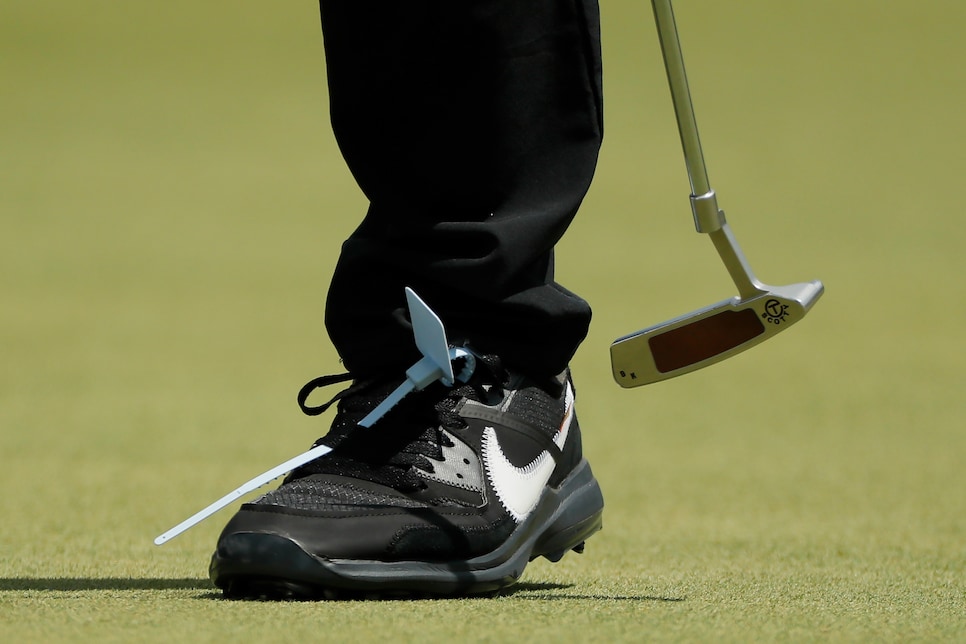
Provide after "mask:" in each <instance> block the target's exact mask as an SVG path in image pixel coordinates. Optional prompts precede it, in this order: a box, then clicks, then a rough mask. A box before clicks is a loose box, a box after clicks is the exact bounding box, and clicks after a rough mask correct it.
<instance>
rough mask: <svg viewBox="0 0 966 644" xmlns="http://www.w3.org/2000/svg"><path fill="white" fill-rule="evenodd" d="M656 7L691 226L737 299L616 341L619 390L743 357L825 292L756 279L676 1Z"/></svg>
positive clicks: (817, 285)
mask: <svg viewBox="0 0 966 644" xmlns="http://www.w3.org/2000/svg"><path fill="white" fill-rule="evenodd" d="M651 4H652V5H653V8H654V19H655V22H656V23H657V32H658V36H659V38H660V41H661V51H662V53H663V54H664V67H665V69H666V70H667V77H668V83H669V85H670V87H671V98H672V100H673V102H674V113H675V116H676V117H677V122H678V131H679V132H680V134H681V145H682V146H683V148H684V161H685V164H686V165H687V169H688V178H689V179H690V182H691V197H690V199H691V210H692V213H693V215H694V225H695V228H696V229H697V231H698V232H699V233H705V234H707V235H708V236H709V237H711V241H712V242H713V243H714V247H715V249H717V251H718V255H719V256H720V257H721V260H722V261H723V262H724V265H725V267H726V268H727V269H728V273H729V274H730V275H731V279H732V280H733V281H734V283H735V286H736V287H738V295H737V296H736V297H732V298H730V299H727V300H723V301H721V302H718V303H717V304H712V305H711V306H707V307H705V308H703V309H699V310H697V311H693V312H691V313H686V314H685V315H682V316H680V317H677V318H674V319H673V320H668V321H667V322H662V323H661V324H657V325H655V326H652V327H649V328H647V329H643V330H641V331H637V332H635V333H631V334H630V335H626V336H624V337H622V338H618V339H617V340H615V341H614V342H613V344H611V348H610V354H611V365H612V367H613V371H614V379H615V380H617V383H618V384H620V385H621V386H622V387H639V386H641V385H646V384H650V383H652V382H659V381H661V380H667V379H668V378H673V377H675V376H680V375H683V374H686V373H690V372H692V371H697V370H698V369H702V368H704V367H707V366H710V365H712V364H715V363H717V362H721V361H722V360H725V359H726V358H730V357H731V356H733V355H735V354H738V353H741V352H742V351H744V350H746V349H749V348H751V347H753V346H755V345H756V344H759V343H761V342H764V341H765V340H767V339H768V338H770V337H772V336H774V335H776V334H778V333H780V332H782V331H784V330H785V329H787V328H788V327H790V326H791V325H793V324H794V323H796V322H798V321H799V320H801V319H802V318H803V317H805V314H806V313H808V311H809V310H810V309H811V308H812V306H813V305H814V304H815V302H816V301H818V299H819V297H821V295H822V293H823V292H824V290H825V287H824V286H823V285H822V282H820V281H818V280H813V281H811V282H803V283H800V284H789V285H787V286H770V285H768V284H765V283H763V282H760V281H759V280H758V278H756V277H755V275H754V273H753V272H752V270H751V267H750V266H749V264H748V260H747V259H745V256H744V254H743V253H742V252H741V248H740V247H739V246H738V242H737V240H736V239H735V236H734V234H733V233H732V232H731V228H730V226H729V225H728V223H727V221H726V220H725V215H724V212H723V211H722V210H720V209H719V208H718V201H717V196H716V195H715V192H714V190H712V189H711V186H710V184H709V181H708V171H707V168H706V166H705V163H704V154H703V153H702V151H701V141H700V139H699V138H698V126H697V123H696V122H695V119H694V108H693V106H692V104H691V92H690V90H689V89H688V79H687V76H686V74H685V71H684V59H683V58H682V55H681V43H680V41H679V39H678V32H677V26H676V25H675V22H674V11H673V9H672V7H671V0H652V2H651Z"/></svg>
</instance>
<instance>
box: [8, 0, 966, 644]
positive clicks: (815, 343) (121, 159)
mask: <svg viewBox="0 0 966 644" xmlns="http://www.w3.org/2000/svg"><path fill="white" fill-rule="evenodd" d="M678 5H679V6H678V7H677V13H678V21H679V25H680V27H681V30H682V38H683V43H684V51H685V58H686V61H687V63H688V66H689V76H690V79H691V82H692V89H693V93H694V100H695V105H696V110H697V115H698V122H699V125H700V127H701V131H702V137H703V141H704V145H705V151H706V154H707V158H708V164H709V169H710V173H711V179H712V185H714V186H715V188H716V189H717V191H718V193H719V197H720V203H721V205H722V207H724V208H725V209H726V210H727V211H728V213H729V219H730V221H731V223H732V225H733V227H734V229H735V232H736V234H737V236H738V238H739V239H740V240H741V242H742V245H743V246H744V248H745V251H746V252H747V254H748V255H749V257H750V259H751V262H752V264H753V265H754V266H755V268H756V270H757V271H758V273H759V274H760V276H761V277H762V279H764V280H765V281H768V282H772V283H778V284H781V283H789V282H794V281H801V280H806V279H813V278H821V279H822V280H824V281H825V283H826V286H827V293H826V295H825V297H824V298H823V300H822V301H821V302H820V303H819V304H818V305H817V306H816V308H815V309H814V310H813V312H812V313H811V314H810V315H809V317H808V318H807V320H806V321H805V322H804V323H802V324H801V325H800V326H798V327H796V328H795V329H793V330H792V331H790V332H789V333H787V334H783V335H782V336H781V337H780V338H778V339H776V340H774V341H773V342H770V343H768V344H766V345H763V346H762V347H759V348H757V349H755V350H754V351H751V352H749V353H747V354H744V355H742V356H740V357H738V358H735V359H734V360H731V361H729V362H727V363H724V364H721V365H718V366H715V367H713V368H711V369H708V370H706V371H703V372H699V373H696V374H693V375H690V376H687V377H685V378H681V379H678V380H675V381H669V382H666V383H661V384H658V385H654V386H651V387H648V388H643V389H637V390H631V391H625V390H621V389H620V388H618V387H617V386H616V385H615V384H614V383H613V381H612V380H611V377H610V374H609V363H608V355H607V348H608V345H609V343H610V342H611V340H613V339H614V338H616V337H618V336H620V335H623V334H625V333H628V332H631V331H634V330H637V329H639V328H642V327H644V326H648V325H650V324H652V323H655V322H658V321H661V320H663V319H666V318H669V317H672V316H675V315H678V314H681V313H683V312H686V311H689V310H692V309H695V308H698V307H700V306H704V305H706V304H709V303H711V302H714V301H717V300H720V299H724V298H725V297H728V296H730V295H732V293H733V287H732V286H731V284H730V283H729V281H728V277H727V274H726V272H725V271H724V269H723V267H721V265H720V263H719V261H718V260H717V257H716V255H715V254H714V251H713V249H712V247H711V245H710V244H709V243H708V242H707V240H705V239H703V238H701V237H700V236H698V235H696V234H694V233H693V230H692V228H691V223H690V212H689V210H688V206H687V181H686V177H685V174H684V164H683V161H682V160H681V153H680V151H679V144H678V139H677V133H676V131H675V129H674V123H673V115H672V112H671V108H670V101H669V97H668V93H667V89H666V87H665V81H664V78H663V69H662V66H661V61H660V55H659V51H658V49H657V44H656V38H655V35H654V29H653V26H652V24H651V17H650V10H649V7H648V6H647V3H645V2H630V1H629V0H621V1H618V0H611V1H608V2H605V6H604V14H603V27H604V38H605V67H606V78H605V83H606V110H607V141H606V143H605V147H604V151H603V154H602V157H601V163H600V167H599V171H598V176H597V180H596V182H595V185H594V187H593V189H592V191H591V194H590V195H589V196H588V199H587V201H586V204H585V208H584V210H583V212H582V214H581V216H580V217H579V218H578V220H577V221H576V222H575V224H574V226H573V229H572V230H571V234H570V235H569V236H568V237H567V238H566V239H565V241H564V242H563V243H562V244H561V246H560V249H559V255H558V273H559V275H558V276H559V279H560V280H561V281H562V282H563V283H564V284H566V285H567V286H569V287H571V288H572V289H574V290H576V291H577V292H579V293H581V294H582V295H584V296H585V297H587V298H588V299H589V300H590V301H591V303H592V304H593V306H594V307H595V322H594V326H593V329H592V332H591V335H590V337H589V338H588V340H587V342H586V344H585V345H584V347H583V348H582V350H581V352H580V353H579V354H578V356H577V358H576V360H575V363H574V368H575V374H576V377H577V386H578V390H579V394H580V414H581V420H582V425H583V426H584V428H585V433H586V436H585V441H586V451H587V453H588V456H589V457H590V459H591V462H592V463H593V465H594V468H595V472H596V473H597V475H598V478H599V479H600V481H601V484H602V486H603V488H604V493H605V498H606V501H607V511H606V515H605V529H604V531H603V532H601V533H600V535H598V536H596V537H595V538H594V539H592V540H591V541H590V542H589V543H588V547H587V552H586V554H584V555H583V556H581V557H577V556H570V557H567V558H565V559H564V560H563V561H562V562H561V563H559V564H556V565H551V564H549V563H548V562H545V561H542V560H541V561H538V562H534V564H532V566H531V567H530V568H529V569H528V571H527V575H526V577H525V583H524V584H523V585H522V586H521V587H520V589H519V590H518V592H516V593H515V594H512V595H510V596H507V597H501V598H497V599H491V600H479V599H474V600H440V601H417V602H405V601H396V602H383V603H373V602H339V603H318V604H314V603H299V604H270V603H262V604H250V603H237V602H226V601H222V600H220V599H219V597H218V595H217V594H216V593H215V592H214V589H213V588H212V587H211V586H210V585H209V583H208V581H207V579H206V566H207V559H208V556H209V554H210V550H211V548H212V545H213V543H214V540H215V538H216V536H217V533H218V531H219V530H220V528H221V525H222V524H223V522H224V521H225V520H226V519H227V513H223V514H221V515H218V516H216V517H215V518H214V519H213V520H210V521H208V522H207V523H205V524H203V525H202V526H200V527H198V528H196V529H195V530H192V531H191V532H189V533H187V534H186V535H184V536H183V537H179V538H178V539H177V540H175V541H173V542H171V543H170V544H168V545H166V546H165V547H163V548H157V547H155V546H153V545H152V543H151V540H152V538H153V537H154V536H155V535H156V534H158V533H159V532H161V531H163V530H165V529H167V528H168V527H170V526H171V525H172V524H174V523H175V522H177V521H179V520H181V519H182V518H184V517H185V516H187V515H188V514H190V513H191V512H194V511H195V510H196V509H198V508H199V507H201V506H202V505H203V504H206V503H208V502H209V501H211V500H213V499H214V498H217V497H218V496H220V495H222V494H224V493H225V492H227V491H228V489H230V488H231V487H233V486H234V485H236V484H238V483H240V482H241V481H243V480H245V479H246V478H248V477H249V476H251V475H252V474H254V473H255V472H258V471H262V470H263V469H265V468H266V467H268V466H270V465H273V464H275V463H277V462H280V461H281V460H282V459H283V458H285V457H287V456H290V455H292V454H294V453H297V452H298V451H299V450H301V449H303V448H304V447H305V446H307V445H308V444H309V443H310V442H311V441H312V440H314V439H315V438H316V437H317V436H318V435H319V434H321V433H322V432H323V431H324V428H325V425H326V422H327V419H323V420H321V421H320V420H318V419H316V420H312V419H308V418H305V417H303V416H301V415H300V413H299V412H298V409H297V408H296V406H295V403H294V394H295V391H296V390H297V388H298V387H299V386H300V385H301V384H302V383H303V382H305V381H306V380H307V379H309V378H311V377H313V376H315V375H318V374H320V373H330V372H335V371H337V370H338V368H339V366H338V364H337V359H336V356H335V355H334V353H333V352H332V350H331V348H330V347H329V345H328V342H327V339H326V338H325V335H324V332H323V330H322V326H321V319H322V315H323V305H322V302H323V295H324V292H325V288H326V285H327V283H328V279H329V276H330V274H331V271H332V267H333V264H334V261H335V258H336V253H337V252H338V248H339V244H340V242H341V240H342V239H343V238H344V237H345V236H346V235H347V234H348V233H349V231H350V230H351V229H352V227H353V226H354V225H355V224H356V223H357V221H358V218H359V217H360V216H361V214H362V212H363V209H364V207H365V204H364V201H363V199H362V197H361V195H360V194H359V192H358V190H357V189H356V188H355V186H354V184H353V182H352V180H351V178H350V176H349V175H348V173H347V171H346V170H345V168H344V166H343V164H342V161H341V158H340V156H339V154H338V151H337V149H336V147H335V143H334V141H333V139H332V136H331V133H330V131H329V127H328V123H327V116H326V94H325V91H326V90H325V84H324V63H323V60H322V45H321V38H320V34H319V28H318V25H317V19H318V13H317V7H316V6H315V5H314V4H313V3H312V2H308V1H301V0H300V1H299V2H286V3H276V4H274V5H271V6H270V5H269V4H268V3H265V2H255V1H254V0H246V1H243V2H231V3H229V2H222V1H217V2H204V3H192V2H186V1H183V0H182V1H178V2H170V3H161V4H157V3H155V4H152V5H149V4H147V3H137V2H131V3H121V2H113V1H108V0H91V1H88V2H83V3H67V2H55V1H53V0H42V1H39V2H27V1H26V0H13V1H8V2H4V3H2V4H0V85H2V94H0V218H2V219H0V222H2V226H0V306H2V314H0V454H2V467H0V486H2V495H0V522H2V523H0V525H2V528H0V641H9V642H14V641H87V640H90V641H94V640H99V641H172V640H174V641H177V640H187V641H228V640H230V639H238V640H243V641H249V640H250V641H255V640H291V641H306V640H308V641H318V640H321V639H323V638H326V639H329V640H331V641H369V640H377V639H378V640H383V641H387V638H390V637H392V638H396V639H397V640H402V641H407V640H412V641H416V640H420V641H422V640H429V641H444V640H449V641H459V640H490V641H509V640H511V638H521V637H526V638H532V639H537V638H539V639H541V640H551V639H556V640H561V641H576V640H590V641H602V642H603V641H614V640H628V641H631V640H690V641H695V640H698V641H700V640H713V641H719V640H722V641H748V640H795V641H809V640H823V641H824V640H833V641H869V640H884V641H910V640H921V641H957V640H958V641H962V640H964V639H966V617H964V615H966V494H964V490H966V469H964V467H963V462H964V460H966V436H964V431H963V426H964V416H966V415H964V412H966V403H964V398H966V396H964V395H963V390H964V385H966V378H964V375H963V367H964V358H966V340H964V334H963V327H964V323H966V288H964V280H963V276H964V273H966V260H964V259H963V248H964V246H966V244H964V242H966V225H964V223H963V218H962V206H961V201H962V200H961V197H960V194H959V193H960V184H961V176H962V173H963V169H964V164H966V154H964V152H963V150H964V149H966V119H963V117H962V114H963V105H964V102H966V67H964V66H963V64H962V62H963V60H966V44H964V41H963V39H962V37H961V33H960V32H961V26H962V25H963V24H964V22H966V4H963V3H961V2H950V1H945V2H944V1H941V0H934V1H930V2H924V3H888V4H886V3H879V2H873V1H871V0H866V1H859V0H845V1H843V2H832V1H831V0H823V1H820V2H807V3H806V2H781V3H778V2H764V1H762V0H754V1H751V0H749V1H746V2H740V3H723V2H722V3H712V2H699V1H697V0H681V1H680V2H679V3H678Z"/></svg>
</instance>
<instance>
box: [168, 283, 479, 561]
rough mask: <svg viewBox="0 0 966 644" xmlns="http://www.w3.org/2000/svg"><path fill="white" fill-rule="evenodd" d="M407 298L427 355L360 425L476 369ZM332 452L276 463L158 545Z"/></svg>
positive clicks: (438, 323)
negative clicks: (456, 368)
mask: <svg viewBox="0 0 966 644" xmlns="http://www.w3.org/2000/svg"><path fill="white" fill-rule="evenodd" d="M406 301H407V303H408V304H409V317H410V318H411V319H412V322H413V335H415V337H416V347H417V348H418V349H419V351H420V353H422V354H423V358H422V359H421V360H419V362H417V363H416V364H414V365H413V366H412V367H410V368H409V369H408V370H406V380H405V382H403V383H402V384H401V385H399V386H398V387H397V388H396V389H395V390H393V392H392V393H391V394H389V396H388V397H386V398H385V399H384V400H383V401H382V402H381V403H380V404H379V405H378V406H377V407H376V408H375V409H373V410H372V411H371V412H369V414H368V415H367V416H366V417H365V418H363V419H362V420H361V421H359V425H361V426H362V427H372V425H373V424H374V423H375V422H376V421H377V420H379V419H380V418H382V417H383V416H384V415H385V414H386V412H388V411H389V410H390V409H392V408H393V407H395V406H396V405H397V404H398V403H399V401H400V400H402V399H403V398H405V397H406V395H407V394H409V393H410V392H413V391H419V390H420V389H424V388H425V387H427V386H428V385H430V384H431V383H433V382H435V381H437V380H441V381H442V382H443V384H445V385H447V386H450V387H451V386H453V384H454V382H455V381H456V380H459V381H460V382H466V381H467V380H469V378H470V376H471V375H473V370H474V368H475V366H476V357H475V356H474V355H473V354H472V353H470V352H469V351H467V350H466V349H459V348H456V349H450V348H449V343H448V342H447V340H446V330H445V329H444V328H443V322H442V320H440V319H439V316H438V315H436V313H434V312H433V310H432V309H431V308H429V306H427V304H426V303H425V302H423V300H422V299H420V297H419V296H418V295H416V293H415V291H413V290H412V289H411V288H409V287H406ZM457 358H464V359H465V360H466V365H465V366H464V368H463V369H462V371H460V373H459V375H454V374H453V361H454V360H456V359H457ZM331 451H332V448H331V447H328V446H326V445H319V446H317V447H313V448H312V449H310V450H308V451H307V452H303V453H301V454H299V455H298V456H295V457H293V458H290V459H289V460H287V461H285V462H284V463H281V464H279V465H276V466H275V467H273V468H272V469H270V470H268V471H267V472H263V473H262V474H259V475H258V476H256V477H255V478H253V479H251V480H250V481H248V482H246V483H243V484H242V485H240V486H239V487H237V488H235V489H234V490H232V491H231V492H229V493H228V494H226V495H225V496H223V497H221V498H220V499H218V500H217V501H215V502H214V503H212V504H211V505H209V506H208V507H206V508H204V509H203V510H200V511H198V512H196V513H195V514H193V515H192V516H190V517H189V518H187V519H185V520H184V521H182V522H181V523H179V524H178V525H176V526H175V527H173V528H171V529H170V530H168V531H167V532H165V533H164V534H161V535H159V536H158V537H157V538H155V540H154V544H155V545H157V546H160V545H163V544H165V543H167V542H168V541H170V540H171V539H173V538H174V537H177V536H178V535H179V534H181V533H182V532H185V531H186V530H188V529H190V528H193V527H194V526H196V525H198V524H199V523H201V522H202V521H204V520H205V519H207V518H208V517H210V516H211V515H213V514H214V513H215V512H217V511H218V510H221V509H222V508H224V507H226V506H228V505H230V504H231V503H232V502H233V501H235V500H236V499H238V498H240V497H242V496H244V495H246V494H248V493H249V492H251V491H253V490H257V489H258V488H260V487H262V486H263V485H265V484H267V483H271V482H272V481H273V480H275V479H277V478H278V477H280V476H282V475H283V474H287V473H288V472H291V471H292V470H294V469H295V468H297V467H299V466H301V465H305V464H306V463H308V462H309V461H313V460H315V459H317V458H319V457H320V456H324V455H325V454H328V453H329V452H331Z"/></svg>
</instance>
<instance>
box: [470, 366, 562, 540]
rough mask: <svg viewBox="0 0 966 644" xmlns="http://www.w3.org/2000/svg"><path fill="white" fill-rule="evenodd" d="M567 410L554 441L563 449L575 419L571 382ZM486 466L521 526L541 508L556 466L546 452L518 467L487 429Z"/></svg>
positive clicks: (511, 512) (508, 507)
mask: <svg viewBox="0 0 966 644" xmlns="http://www.w3.org/2000/svg"><path fill="white" fill-rule="evenodd" d="M566 409H567V411H566V412H565V413H564V418H563V421H562V422H561V423H560V429H559V430H558V431H557V435H556V436H554V439H553V441H554V443H556V444H557V447H559V448H560V449H563V446H564V443H566V442H567V436H568V434H569V433H570V423H571V422H572V421H573V416H574V392H573V389H572V388H571V387H570V383H567V393H566ZM483 464H484V467H485V469H486V473H487V477H488V478H489V479H490V485H491V486H492V487H493V490H494V491H495V492H496V496H497V498H499V499H500V503H502V504H503V507H504V508H506V511H507V512H509V513H510V515H511V516H512V517H513V518H514V519H515V520H516V521H517V523H520V522H521V521H523V520H524V519H525V518H526V517H527V516H528V515H529V514H530V513H531V512H533V509H534V508H535V507H537V501H539V500H540V494H541V493H542V492H543V488H544V487H546V485H547V481H549V480H550V475H551V474H553V470H554V467H556V463H555V462H554V460H553V457H552V456H551V455H550V452H548V451H546V450H544V451H543V452H541V453H540V455H539V456H537V458H535V459H534V460H533V461H531V462H530V463H528V464H527V465H525V466H523V467H516V466H515V465H513V463H511V462H510V461H509V460H507V457H506V454H504V453H503V449H502V448H501V447H500V441H499V440H497V437H496V430H495V429H494V428H493V427H485V428H484V429H483Z"/></svg>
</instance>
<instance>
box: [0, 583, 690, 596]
mask: <svg viewBox="0 0 966 644" xmlns="http://www.w3.org/2000/svg"><path fill="white" fill-rule="evenodd" d="M571 588H573V584H554V583H544V582H523V583H519V584H516V585H515V586H511V587H510V588H506V589H504V590H502V591H500V592H499V593H495V594H493V595H489V596H488V597H490V598H492V597H494V596H495V597H512V598H513V599H524V600H534V601H573V600H578V601H586V600H593V601H627V602H645V601H649V602H683V601H684V598H683V597H656V596H652V595H610V594H607V593H593V594H588V593H579V594H573V593H569V592H566V591H567V590H569V589H571ZM104 590H108V591H125V590H206V591H211V592H209V593H206V594H204V595H202V596H201V597H199V598H200V599H208V600H211V599H215V600H220V599H222V598H223V597H222V595H221V593H220V592H216V589H215V588H214V586H213V585H212V583H211V582H210V581H209V580H207V579H189V578H185V579H161V578H144V579H133V578H124V577H76V578H75V577H36V578H35V577H11V578H0V592H4V591H7V592H10V591H14V592H15V591H48V592H78V591H104ZM354 598H355V597H349V596H347V597H346V598H345V599H354ZM484 598H487V597H474V599H484ZM434 599H436V600H443V599H448V598H447V597H445V596H437V597H384V598H382V601H385V600H400V601H414V600H434Z"/></svg>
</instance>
